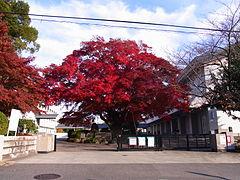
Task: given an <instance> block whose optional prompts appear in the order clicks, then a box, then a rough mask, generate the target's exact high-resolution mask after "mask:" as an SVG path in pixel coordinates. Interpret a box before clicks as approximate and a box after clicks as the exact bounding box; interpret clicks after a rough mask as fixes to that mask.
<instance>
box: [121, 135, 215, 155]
mask: <svg viewBox="0 0 240 180" xmlns="http://www.w3.org/2000/svg"><path fill="white" fill-rule="evenodd" d="M213 139H214V137H213V135H211V134H188V135H133V136H131V135H123V136H119V138H118V150H151V149H152V150H165V149H183V150H204V151H212V147H211V142H212V140H213Z"/></svg>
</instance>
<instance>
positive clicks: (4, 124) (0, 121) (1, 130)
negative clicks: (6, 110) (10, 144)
mask: <svg viewBox="0 0 240 180" xmlns="http://www.w3.org/2000/svg"><path fill="white" fill-rule="evenodd" d="M7 129H8V119H7V117H6V115H5V114H3V113H2V112H0V135H5V134H6V133H7Z"/></svg>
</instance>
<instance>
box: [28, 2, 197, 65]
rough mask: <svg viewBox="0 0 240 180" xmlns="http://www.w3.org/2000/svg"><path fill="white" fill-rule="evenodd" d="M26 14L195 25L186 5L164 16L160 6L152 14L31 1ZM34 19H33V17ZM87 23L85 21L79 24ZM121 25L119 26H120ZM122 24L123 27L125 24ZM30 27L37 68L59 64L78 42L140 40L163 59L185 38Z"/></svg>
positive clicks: (115, 5) (113, 5) (117, 6)
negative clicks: (34, 34) (36, 34)
mask: <svg viewBox="0 0 240 180" xmlns="http://www.w3.org/2000/svg"><path fill="white" fill-rule="evenodd" d="M29 4H30V13H37V14H51V15H65V16H79V17H95V18H109V19H121V20H132V21H145V22H156V23H168V24H185V25H191V26H194V25H196V24H197V23H198V21H197V20H198V19H197V17H196V16H195V11H196V6H195V5H189V6H188V7H186V8H185V9H181V10H176V11H175V12H172V13H167V12H166V11H164V9H163V8H161V7H156V9H155V10H154V11H150V10H147V9H143V8H138V9H136V10H134V11H130V9H129V8H128V6H127V5H126V4H124V3H123V2H121V1H103V2H102V3H101V2H100V1H95V2H91V3H84V2H83V1H77V0H70V1H67V2H66V1H62V2H61V3H60V4H58V5H50V6H43V5H40V4H39V3H37V1H31V2H30V3H29ZM33 18H34V17H33ZM81 22H87V21H81ZM122 25H123V24H122ZM125 25H126V24H125ZM33 26H34V27H36V28H37V29H38V31H39V40H38V41H39V43H40V45H41V48H40V51H39V52H38V53H36V54H35V56H36V61H35V63H36V64H37V65H39V66H46V65H49V64H51V63H57V64H59V63H61V62H62V59H63V58H64V57H66V55H68V54H70V53H71V52H72V51H73V50H74V49H78V48H79V45H80V42H81V41H87V40H90V39H91V38H92V37H93V36H97V35H99V36H103V37H104V38H106V39H108V38H123V39H133V40H136V41H139V40H142V41H143V42H145V43H147V44H148V45H149V46H151V47H153V51H154V52H155V53H156V54H157V55H158V56H162V57H167V55H166V49H168V50H173V49H176V48H178V47H179V45H181V43H182V42H183V41H184V40H186V39H188V40H189V39H191V38H192V36H190V38H189V36H188V37H186V36H187V35H184V34H179V33H178V34H177V33H167V32H159V31H146V30H133V29H119V28H107V27H99V26H86V25H77V24H68V23H52V22H39V21H33Z"/></svg>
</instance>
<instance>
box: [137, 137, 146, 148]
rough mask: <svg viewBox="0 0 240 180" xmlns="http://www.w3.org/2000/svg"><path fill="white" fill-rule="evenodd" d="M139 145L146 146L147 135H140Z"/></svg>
mask: <svg viewBox="0 0 240 180" xmlns="http://www.w3.org/2000/svg"><path fill="white" fill-rule="evenodd" d="M138 145H139V146H146V138H145V137H138Z"/></svg>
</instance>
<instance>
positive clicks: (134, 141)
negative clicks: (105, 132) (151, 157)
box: [128, 137, 137, 146]
mask: <svg viewBox="0 0 240 180" xmlns="http://www.w3.org/2000/svg"><path fill="white" fill-rule="evenodd" d="M128 140H129V145H130V146H136V145H137V138H135V137H128Z"/></svg>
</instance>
